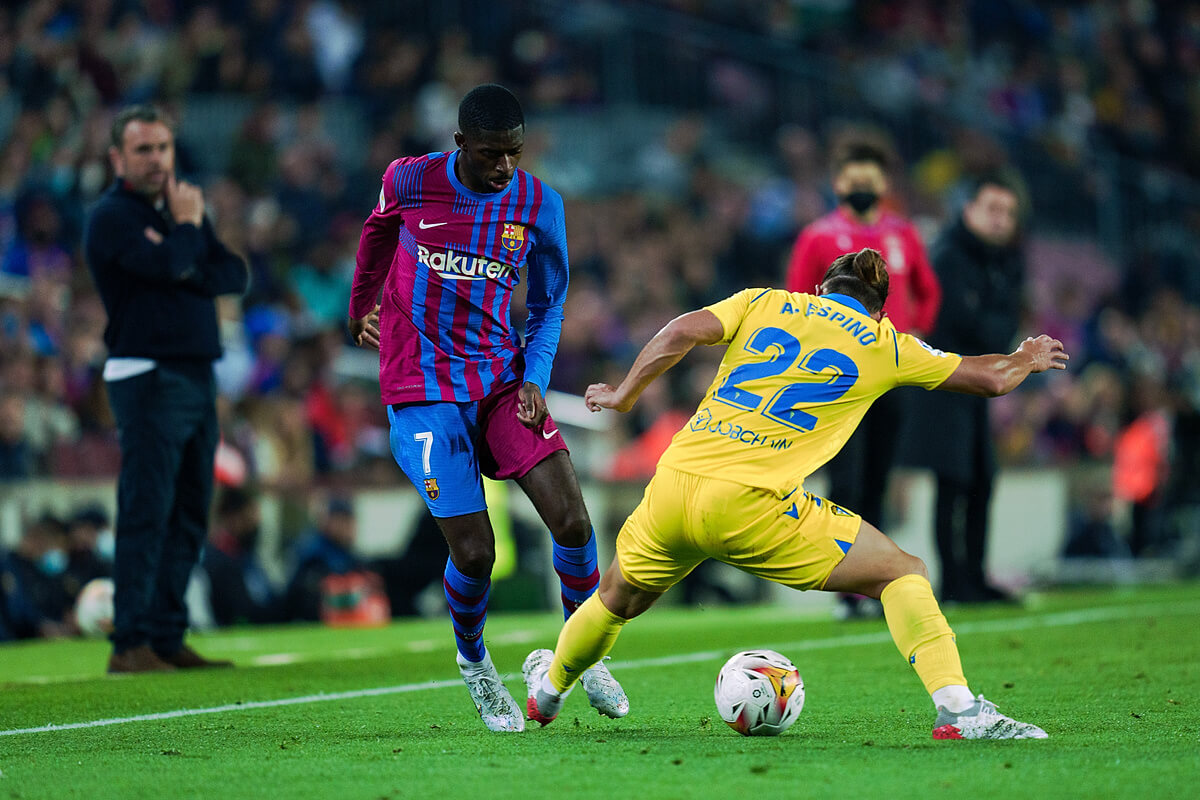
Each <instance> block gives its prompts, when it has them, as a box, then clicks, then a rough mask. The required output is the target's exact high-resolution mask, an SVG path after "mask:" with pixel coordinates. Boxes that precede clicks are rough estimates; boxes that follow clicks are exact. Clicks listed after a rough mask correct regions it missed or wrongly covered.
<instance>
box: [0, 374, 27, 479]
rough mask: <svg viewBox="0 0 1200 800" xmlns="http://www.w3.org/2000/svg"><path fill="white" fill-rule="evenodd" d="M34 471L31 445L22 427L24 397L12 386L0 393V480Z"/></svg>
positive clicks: (20, 476) (23, 425)
mask: <svg viewBox="0 0 1200 800" xmlns="http://www.w3.org/2000/svg"><path fill="white" fill-rule="evenodd" d="M32 475H33V447H32V445H31V444H30V442H29V438H28V434H27V433H26V430H25V398H24V397H22V396H21V395H20V394H19V393H18V392H16V391H13V390H11V389H9V390H6V391H4V392H3V394H0V481H13V480H21V479H23V478H29V477H31V476H32Z"/></svg>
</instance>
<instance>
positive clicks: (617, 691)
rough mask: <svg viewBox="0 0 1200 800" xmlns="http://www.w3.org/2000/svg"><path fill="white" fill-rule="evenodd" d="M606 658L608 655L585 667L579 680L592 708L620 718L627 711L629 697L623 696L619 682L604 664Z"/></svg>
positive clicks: (623, 691)
mask: <svg viewBox="0 0 1200 800" xmlns="http://www.w3.org/2000/svg"><path fill="white" fill-rule="evenodd" d="M607 660H608V657H607V656H605V657H604V658H603V659H601V660H600V661H597V662H596V663H595V664H593V665H592V666H590V667H588V668H587V669H585V670H584V671H583V676H582V677H580V679H579V682H580V683H582V684H583V690H584V691H585V692H587V697H588V702H589V703H591V704H592V708H594V709H596V710H597V711H599V712H600V713H601V714H603V715H604V716H606V717H610V718H612V719H620V718H621V717H623V716H625V715H626V714H628V713H629V698H628V697H626V696H625V690H624V689H622V688H621V684H619V683H617V679H616V678H614V677H613V676H612V673H611V672H609V671H608V667H606V666H605V665H604V662H605V661H607Z"/></svg>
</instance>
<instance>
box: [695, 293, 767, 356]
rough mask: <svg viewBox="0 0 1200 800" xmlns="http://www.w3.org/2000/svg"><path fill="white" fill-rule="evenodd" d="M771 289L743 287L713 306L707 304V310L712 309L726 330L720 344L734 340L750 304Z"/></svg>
mask: <svg viewBox="0 0 1200 800" xmlns="http://www.w3.org/2000/svg"><path fill="white" fill-rule="evenodd" d="M769 291H770V289H743V290H742V291H740V292H738V293H737V294H734V295H730V296H729V297H726V298H725V299H724V300H719V301H718V302H716V303H713V304H712V305H711V306H705V310H707V311H711V312H712V313H713V315H714V316H716V318H717V319H719V320H720V321H721V327H722V328H723V329H724V331H725V334H724V335H723V336H722V337H721V340H720V342H718V344H729V343H730V342H732V341H733V337H734V336H737V332H738V328H740V327H741V326H742V320H743V319H745V318H746V314H747V312H749V311H750V304H751V303H752V302H754V301H755V300H756V299H758V298H759V297H762V296H763V295H764V294H766V293H767V292H769Z"/></svg>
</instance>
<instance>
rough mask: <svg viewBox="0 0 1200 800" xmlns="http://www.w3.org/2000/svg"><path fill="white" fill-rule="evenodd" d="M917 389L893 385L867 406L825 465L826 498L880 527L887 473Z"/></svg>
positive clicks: (894, 458)
mask: <svg viewBox="0 0 1200 800" xmlns="http://www.w3.org/2000/svg"><path fill="white" fill-rule="evenodd" d="M921 391H922V390H921V389H913V388H900V389H893V390H892V391H890V392H888V393H887V394H885V395H883V396H882V397H880V398H879V399H878V400H876V401H875V402H874V404H872V406H871V407H870V408H869V409H867V413H866V415H865V416H864V417H863V419H862V422H861V423H859V425H858V429H857V430H855V431H854V433H853V434H851V436H850V439H849V440H848V441H847V442H846V444H845V445H844V446H843V447H842V449H841V450H840V451H839V452H838V454H837V455H835V456H834V457H833V458H832V459H830V461H829V463H827V464H826V465H825V472H826V474H827V475H828V476H829V499H830V500H832V501H833V502H835V503H837V504H838V505H839V506H843V507H844V508H847V509H849V510H851V511H853V512H855V513H857V514H861V515H862V518H863V519H864V520H866V521H867V522H869V523H871V524H872V525H874V526H875V527H876V528H882V527H883V501H884V498H885V497H886V496H887V480H888V474H889V473H890V472H891V471H892V466H893V464H894V463H895V461H896V452H897V449H898V446H899V444H900V438H901V434H902V433H903V429H904V418H905V415H906V410H907V409H908V407H909V404H910V403H912V402H913V393H914V392H921Z"/></svg>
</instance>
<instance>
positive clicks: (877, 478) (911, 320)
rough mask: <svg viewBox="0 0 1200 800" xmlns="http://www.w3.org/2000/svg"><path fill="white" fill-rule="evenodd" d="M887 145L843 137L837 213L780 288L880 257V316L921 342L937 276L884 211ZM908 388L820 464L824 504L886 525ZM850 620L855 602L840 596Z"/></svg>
mask: <svg viewBox="0 0 1200 800" xmlns="http://www.w3.org/2000/svg"><path fill="white" fill-rule="evenodd" d="M891 160H892V157H891V156H890V155H889V152H888V149H887V145H886V143H885V142H883V141H881V140H880V141H877V140H876V137H872V136H871V135H869V134H865V133H855V132H850V133H848V134H847V135H846V138H845V139H844V140H843V141H842V142H841V143H840V145H838V147H837V149H836V151H835V155H834V173H833V192H834V195H835V196H836V197H837V199H838V206H837V208H836V209H835V210H834V211H832V212H831V213H829V214H827V215H825V216H824V217H821V218H820V219H818V220H817V221H816V222H814V223H812V224H811V225H809V226H808V227H807V228H805V229H804V230H803V231H801V232H800V236H799V237H798V238H797V239H796V243H795V245H794V247H793V249H792V255H791V259H790V261H789V262H788V271H787V288H788V291H792V292H808V293H809V294H814V293H816V291H817V286H819V285H820V283H821V281H822V280H823V279H824V276H825V271H826V270H827V269H828V268H829V265H830V264H831V263H833V260H834V259H835V258H837V257H838V256H839V255H841V254H842V253H845V252H850V251H855V250H861V249H863V248H865V247H870V248H873V249H875V250H878V251H879V252H880V253H882V254H883V258H884V260H885V261H886V262H887V265H888V274H889V276H890V281H891V283H890V288H889V291H888V297H887V302H886V303H885V304H884V314H886V315H887V317H888V319H890V320H891V322H892V323H893V324H894V325H895V326H896V329H897V330H899V331H902V332H905V333H911V334H913V335H915V336H924V335H925V334H927V333H928V332H929V330H930V329H931V328H932V327H933V323H934V321H935V319H936V318H937V313H938V305H939V304H940V302H941V289H940V288H939V286H938V279H937V276H936V275H935V274H934V272H933V269H932V268H931V267H930V266H929V259H928V258H927V257H926V255H925V246H924V245H923V244H922V243H921V238H920V235H919V234H918V233H917V229H916V228H915V227H914V226H913V224H912V223H911V222H909V221H908V220H906V219H904V218H903V217H901V216H900V215H899V214H897V213H895V212H894V211H892V210H890V209H889V208H888V206H887V204H888V203H889V202H891V200H890V198H889V189H890V183H889V177H888V170H889V166H890V164H891ZM914 391H917V390H915V389H900V390H896V391H892V392H888V393H887V394H886V395H884V396H883V397H881V398H879V399H878V400H877V401H875V403H874V405H872V406H871V408H870V410H869V411H867V414H866V416H865V417H863V420H862V423H861V424H860V425H859V426H858V428H857V429H856V430H855V432H854V434H853V435H852V436H851V437H850V440H849V441H847V442H846V444H845V445H844V446H843V447H842V449H841V451H840V452H839V453H838V454H837V455H836V456H834V458H833V459H832V460H830V461H829V463H828V464H827V465H826V466H825V470H826V474H827V475H828V476H829V499H830V500H832V501H833V502H835V503H838V504H840V505H843V506H845V507H846V508H849V509H852V510H853V511H855V512H856V513H860V514H862V516H863V519H865V520H866V521H867V522H869V523H871V524H872V525H875V526H877V527H886V524H885V521H884V519H883V504H884V497H885V496H886V493H887V481H888V474H889V473H890V472H891V469H892V466H893V463H894V461H895V458H896V455H897V446H898V444H899V440H900V436H901V434H902V432H903V429H904V421H905V419H906V417H907V415H908V413H909V412H908V409H909V406H910V405H911V402H910V400H911V398H912V394H911V393H912V392H914ZM842 599H843V601H844V602H845V603H846V604H847V607H848V613H850V615H851V616H853V615H855V614H856V612H857V607H858V602H857V600H855V599H853V598H850V597H848V596H843V598H842Z"/></svg>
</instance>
